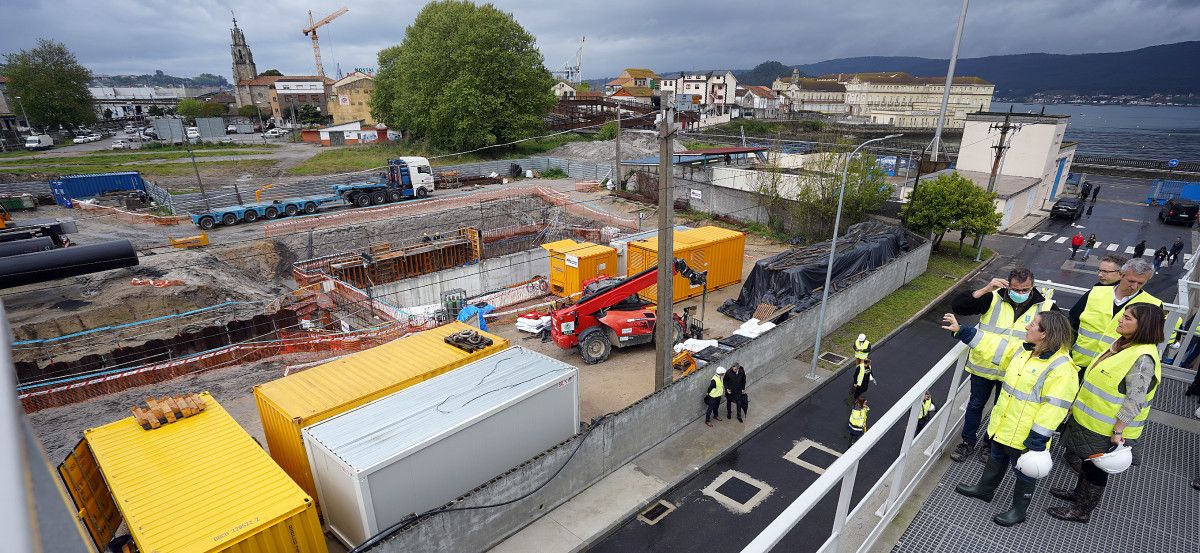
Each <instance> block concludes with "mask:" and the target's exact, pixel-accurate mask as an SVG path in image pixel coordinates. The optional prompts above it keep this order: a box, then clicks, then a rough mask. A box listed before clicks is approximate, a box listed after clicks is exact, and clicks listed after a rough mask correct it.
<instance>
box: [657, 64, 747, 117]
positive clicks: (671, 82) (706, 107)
mask: <svg viewBox="0 0 1200 553" xmlns="http://www.w3.org/2000/svg"><path fill="white" fill-rule="evenodd" d="M737 87H738V84H737V77H735V76H734V75H733V72H732V71H685V72H683V73H679V74H677V75H674V76H672V77H664V78H663V79H662V82H661V84H660V85H659V88H660V89H661V90H662V91H663V92H662V93H663V95H664V97H668V98H669V97H671V95H673V94H675V95H678V94H685V95H688V96H699V97H700V104H699V105H700V108H699V111H700V112H701V115H721V114H726V113H729V110H730V108H731V107H733V105H734V104H736V103H737V97H736V93H735V91H736V90H737Z"/></svg>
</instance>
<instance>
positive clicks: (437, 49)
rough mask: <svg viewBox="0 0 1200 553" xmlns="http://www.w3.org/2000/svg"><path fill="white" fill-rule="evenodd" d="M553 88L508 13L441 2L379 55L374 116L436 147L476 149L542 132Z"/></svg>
mask: <svg viewBox="0 0 1200 553" xmlns="http://www.w3.org/2000/svg"><path fill="white" fill-rule="evenodd" d="M553 85H554V79H553V78H552V77H551V76H550V72H549V71H547V70H546V68H545V66H544V65H543V59H542V55H541V53H540V52H538V50H537V48H536V46H535V44H534V38H533V36H532V35H530V34H529V33H528V32H526V31H525V29H524V28H523V27H521V25H520V24H519V23H517V21H516V20H515V19H513V16H512V15H511V14H508V13H504V12H501V11H500V10H497V9H496V8H495V7H493V6H492V5H491V4H484V5H482V6H477V5H475V4H474V3H472V2H470V1H465V0H443V1H437V2H431V3H429V4H427V5H426V6H425V7H424V8H423V9H422V10H421V13H419V14H418V15H417V18H416V20H414V21H413V24H412V25H409V26H408V28H407V29H406V30H405V33H404V41H403V42H401V43H400V44H399V45H398V46H392V47H390V48H385V49H384V50H381V51H380V52H379V73H378V74H376V76H375V92H374V94H372V95H371V114H372V115H373V116H374V117H375V119H376V120H378V121H381V122H383V123H386V124H387V126H388V127H390V128H393V129H405V130H406V131H408V132H409V133H411V135H412V136H413V137H414V138H416V139H419V140H421V139H423V140H425V141H427V142H428V143H429V144H430V145H432V146H434V147H438V148H446V149H469V148H477V147H480V146H486V145H491V144H498V143H503V142H508V141H511V140H514V139H518V138H524V137H527V136H530V135H532V134H535V133H537V132H539V131H541V130H542V129H543V128H544V123H543V120H542V117H543V116H544V115H545V113H546V112H547V111H549V110H550V108H552V107H553V106H554V104H555V102H556V99H555V97H554V94H553V93H552V92H551V91H550V87H551V86H553Z"/></svg>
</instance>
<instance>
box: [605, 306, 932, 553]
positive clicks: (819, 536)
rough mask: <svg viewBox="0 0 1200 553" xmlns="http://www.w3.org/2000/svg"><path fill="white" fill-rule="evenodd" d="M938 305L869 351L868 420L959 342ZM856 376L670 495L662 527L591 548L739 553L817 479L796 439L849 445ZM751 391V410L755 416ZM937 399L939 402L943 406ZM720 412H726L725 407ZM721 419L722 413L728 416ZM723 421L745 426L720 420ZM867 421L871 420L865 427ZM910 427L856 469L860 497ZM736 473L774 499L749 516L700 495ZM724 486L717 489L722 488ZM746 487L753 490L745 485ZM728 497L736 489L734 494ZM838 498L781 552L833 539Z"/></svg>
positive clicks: (627, 528)
mask: <svg viewBox="0 0 1200 553" xmlns="http://www.w3.org/2000/svg"><path fill="white" fill-rule="evenodd" d="M948 308H949V305H948V302H947V303H945V304H943V305H939V306H938V308H936V309H934V310H932V311H931V312H930V313H929V314H928V315H927V316H926V317H924V318H922V319H921V320H919V321H917V322H915V323H914V324H912V325H911V326H909V327H907V328H905V329H904V330H903V331H901V332H900V333H899V334H897V335H896V336H895V337H893V338H892V339H891V340H888V341H887V342H886V343H884V344H882V345H880V346H879V347H878V348H876V349H875V350H874V351H873V352H872V353H871V359H872V361H873V364H874V365H875V372H876V378H877V379H878V383H877V384H876V385H872V386H871V388H870V390H868V392H867V394H866V395H867V397H868V398H869V400H870V404H871V420H875V419H877V418H878V417H879V416H881V415H882V414H883V413H884V412H886V411H887V410H888V409H889V408H891V407H892V406H893V405H894V404H895V402H896V400H897V399H899V398H900V396H901V395H903V394H904V393H906V392H907V391H908V390H909V388H910V387H911V386H912V385H913V384H914V383H916V381H917V380H919V379H920V378H921V377H922V376H923V375H924V374H925V372H926V371H928V369H929V367H930V366H932V365H933V363H935V362H936V361H937V360H938V359H940V358H941V357H942V356H943V355H944V354H945V352H946V351H947V350H949V348H950V347H951V346H952V345H953V344H954V340H953V339H952V338H951V337H950V335H949V333H947V332H946V331H944V330H942V329H941V328H939V325H938V323H937V321H938V320H939V319H940V317H941V313H942V312H943V311H944V310H945V309H948ZM850 382H851V372H849V371H843V372H842V373H840V374H839V375H838V376H836V377H834V378H833V379H832V380H831V381H829V382H827V383H826V384H825V385H823V386H822V387H821V388H819V389H818V390H817V391H816V392H814V393H813V394H812V395H811V396H809V397H808V398H806V399H805V400H803V401H801V402H800V403H798V404H797V405H795V406H794V407H792V408H791V409H790V410H788V411H787V412H785V413H784V414H783V415H782V416H781V417H780V418H779V419H777V420H776V421H775V422H773V423H772V424H770V425H768V426H766V427H764V428H763V429H762V430H761V431H759V432H758V433H757V434H755V435H754V436H753V437H751V438H750V439H749V440H747V441H746V442H745V443H743V444H742V445H741V446H740V447H738V448H737V449H736V450H735V451H733V452H732V453H730V454H728V455H726V456H724V457H723V458H721V459H720V460H718V461H717V462H716V463H715V464H713V465H711V466H710V467H709V468H707V469H705V470H703V471H701V472H700V473H698V474H697V475H696V476H694V477H693V478H691V479H690V480H688V481H686V482H684V483H683V484H681V485H679V486H677V487H676V488H675V489H673V490H671V491H670V492H668V493H667V494H666V495H665V497H664V498H663V499H666V500H667V501H670V502H671V503H673V504H675V505H676V506H677V508H676V510H675V511H673V512H671V513H670V514H668V515H667V516H666V517H665V518H663V519H662V520H661V521H660V522H658V524H656V525H654V526H651V525H648V524H645V523H644V522H641V521H639V520H637V519H630V520H629V521H626V522H625V523H624V524H623V525H622V526H621V527H620V528H619V529H617V530H616V531H615V532H614V533H613V534H612V535H610V536H609V537H608V538H607V539H605V540H604V541H603V542H601V543H599V544H597V545H596V546H595V547H593V548H592V551H614V552H616V551H672V550H673V551H705V550H707V551H737V550H739V549H741V548H742V547H744V546H745V545H746V544H747V543H749V542H750V540H752V539H753V538H754V537H755V536H756V535H757V534H758V532H760V531H761V530H762V529H763V528H765V527H766V525H767V524H768V523H770V522H771V521H772V520H774V519H775V517H776V516H778V515H779V514H780V513H781V512H782V511H783V509H784V508H786V507H787V506H788V505H790V504H791V502H792V501H794V500H795V499H796V498H797V497H798V496H799V495H800V493H802V492H803V491H804V489H805V488H807V487H808V485H809V484H812V483H813V482H814V481H816V479H817V477H818V476H819V475H818V474H817V473H816V472H814V471H812V470H810V469H808V468H805V467H802V466H800V465H798V464H796V463H794V462H792V461H789V460H787V459H784V455H785V454H787V453H788V452H789V451H790V450H792V448H793V447H795V446H796V445H797V443H800V442H803V441H804V440H811V441H814V442H817V443H819V444H821V445H823V446H825V447H828V448H830V449H832V450H834V451H836V452H842V451H845V450H846V448H847V447H848V445H849V443H848V435H847V432H846V422H847V418H848V416H849V412H850V407H849V404H848V402H847V401H846V399H847V391H848V390H849V388H850ZM948 387H949V376H947V377H946V378H944V379H943V380H942V381H941V382H939V383H938V385H937V386H935V388H934V390H933V393H934V397H941V398H944V397H945V395H946V392H947V389H948ZM753 393H754V392H753V389H751V390H750V394H751V414H753V407H754V406H753ZM936 401H938V402H940V401H941V400H940V399H939V400H936ZM722 410H724V408H723V407H722ZM721 416H722V417H723V416H724V413H723V412H722V414H721ZM718 424H738V423H737V422H736V421H734V422H732V423H731V422H728V421H722V422H720V423H718ZM868 424H870V422H868ZM903 431H904V428H903V425H901V426H899V427H897V428H894V429H893V430H892V431H891V432H889V434H888V435H887V437H886V438H884V440H883V441H882V442H881V445H880V446H879V448H878V449H877V450H876V451H877V454H876V455H875V456H873V457H870V458H867V459H864V460H863V461H862V462H861V463H860V464H859V473H858V478H857V480H856V484H855V497H854V501H858V500H859V499H860V498H861V497H862V496H863V494H865V493H866V492H867V491H868V490H869V489H870V487H871V486H872V485H874V483H875V481H876V480H877V479H878V478H879V476H880V475H881V474H883V471H884V470H885V469H886V468H887V467H888V465H890V464H891V462H892V460H893V459H894V455H895V454H898V453H899V451H900V441H901V438H902V432H903ZM800 458H801V459H803V460H806V461H809V462H812V463H813V464H815V465H817V466H820V467H826V466H828V465H829V463H831V462H832V461H833V457H832V456H831V455H829V454H827V453H819V452H817V451H813V450H811V449H810V450H809V452H807V453H805V454H802V455H801V457H800ZM729 470H735V471H739V472H741V473H744V474H746V475H749V476H750V477H752V478H754V479H756V480H759V481H761V482H763V483H765V484H766V485H767V486H769V487H770V488H771V489H772V492H771V495H770V496H768V497H767V498H766V499H765V500H763V501H762V502H761V503H760V504H758V505H757V506H756V507H754V508H753V509H751V510H750V512H748V513H744V514H742V513H734V512H732V511H731V510H729V509H728V508H726V507H725V506H723V505H722V504H721V503H719V502H718V501H717V500H715V499H713V498H712V497H710V496H709V495H705V494H704V493H703V489H704V488H705V487H706V486H709V484H710V483H712V482H713V481H714V479H716V478H717V477H719V476H721V475H722V474H723V473H725V472H726V471H729ZM724 489H725V488H724V487H721V488H718V490H724ZM746 490H747V491H753V490H751V489H750V488H746ZM730 493H734V492H733V491H732V490H731V491H730ZM836 501H837V494H836V493H832V494H830V495H829V496H828V497H827V498H826V499H825V501H823V502H822V503H821V504H820V505H819V506H818V507H817V508H816V509H815V510H814V511H813V512H812V513H810V514H809V515H808V516H807V517H806V518H805V519H804V522H803V523H802V524H800V525H799V526H797V527H796V529H794V530H793V531H792V532H791V533H790V534H788V536H787V537H786V538H785V539H784V541H783V542H782V543H781V545H780V546H779V547H778V549H779V550H780V551H816V549H817V547H819V546H820V545H821V543H822V542H824V541H825V539H826V538H828V536H829V530H830V527H831V525H832V524H833V511H834V507H835V505H836Z"/></svg>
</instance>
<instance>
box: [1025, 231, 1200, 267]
mask: <svg viewBox="0 0 1200 553" xmlns="http://www.w3.org/2000/svg"><path fill="white" fill-rule="evenodd" d="M1021 238H1022V239H1023V240H1032V241H1037V242H1050V241H1051V240H1053V241H1054V243H1055V244H1065V243H1066V242H1067V240H1068V239H1070V237H1069V236H1059V235H1058V234H1054V233H1051V232H1030V233H1027V234H1025V235H1024V236H1022V237H1021ZM1068 249H1069V246H1068ZM1080 249H1083V248H1080ZM1092 249H1093V250H1097V251H1098V250H1103V251H1109V252H1116V251H1120V252H1121V253H1124V254H1125V255H1127V256H1128V255H1133V252H1134V247H1133V246H1125V245H1121V244H1116V243H1113V242H1100V241H1097V242H1096V246H1095V247H1094V248H1092ZM1145 255H1146V256H1148V257H1154V250H1153V249H1152V248H1149V247H1147V248H1146V252H1145ZM1191 258H1192V254H1190V253H1185V254H1183V260H1184V261H1187V260H1189V259H1191Z"/></svg>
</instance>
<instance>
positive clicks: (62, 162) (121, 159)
mask: <svg viewBox="0 0 1200 553" xmlns="http://www.w3.org/2000/svg"><path fill="white" fill-rule="evenodd" d="M269 153H271V152H270V151H269V150H239V151H236V152H196V153H195V155H196V157H197V158H204V157H217V156H245V155H253V154H269ZM189 157H190V155H189V154H188V153H187V152H119V153H111V154H88V155H83V156H72V157H45V158H34V159H17V160H8V161H0V167H5V166H13V165H37V166H39V167H44V168H54V167H70V166H74V165H115V164H120V163H130V162H135V161H160V160H161V161H167V160H173V159H186V158H189Z"/></svg>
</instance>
